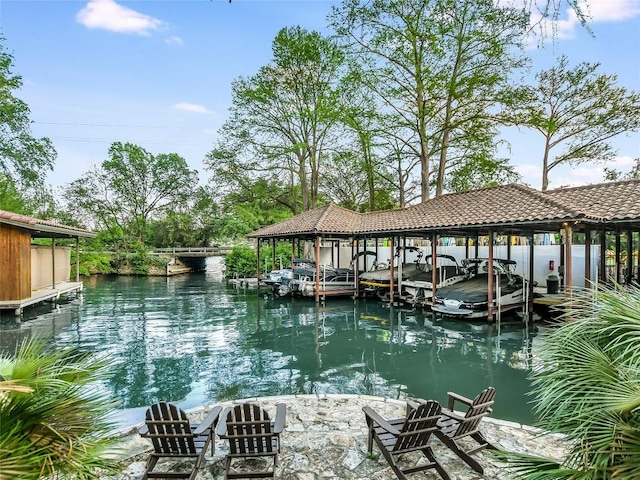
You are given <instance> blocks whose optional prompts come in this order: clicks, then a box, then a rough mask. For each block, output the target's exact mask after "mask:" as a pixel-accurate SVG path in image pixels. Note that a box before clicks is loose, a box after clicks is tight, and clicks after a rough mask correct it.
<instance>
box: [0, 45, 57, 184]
mask: <svg viewBox="0 0 640 480" xmlns="http://www.w3.org/2000/svg"><path fill="white" fill-rule="evenodd" d="M12 64H13V58H12V57H11V55H9V54H8V53H6V52H5V50H4V38H2V37H0V183H4V182H9V183H11V184H13V185H14V187H15V188H16V190H17V191H19V192H21V191H23V190H24V189H28V188H30V187H42V186H44V179H45V174H46V173H47V172H48V171H51V170H52V169H53V164H54V161H55V157H56V152H55V149H54V148H53V145H52V144H51V141H50V140H49V139H48V138H34V137H33V136H32V135H31V128H30V126H31V120H30V119H29V115H30V113H31V112H30V111H29V107H28V106H27V104H26V103H25V102H23V101H22V100H20V99H19V98H16V97H14V96H13V91H17V90H20V88H21V87H22V78H21V77H20V76H18V75H15V74H13V73H12V72H11V67H12Z"/></svg>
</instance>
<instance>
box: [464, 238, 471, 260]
mask: <svg viewBox="0 0 640 480" xmlns="http://www.w3.org/2000/svg"><path fill="white" fill-rule="evenodd" d="M469 240H470V238H469V235H467V236H466V237H464V258H469Z"/></svg>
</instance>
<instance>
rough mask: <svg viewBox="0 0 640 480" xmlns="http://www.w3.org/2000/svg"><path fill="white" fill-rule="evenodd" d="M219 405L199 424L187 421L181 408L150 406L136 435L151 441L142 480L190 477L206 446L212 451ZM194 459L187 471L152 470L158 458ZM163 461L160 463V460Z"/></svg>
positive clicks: (195, 472) (196, 467)
mask: <svg viewBox="0 0 640 480" xmlns="http://www.w3.org/2000/svg"><path fill="white" fill-rule="evenodd" d="M221 410H222V408H221V407H215V408H214V409H213V410H211V412H210V413H209V415H207V418H205V419H204V421H203V422H202V423H200V424H199V425H195V424H193V425H192V424H190V423H189V419H188V418H187V415H186V414H185V412H184V410H181V409H179V408H178V407H176V406H175V405H173V404H171V403H167V402H159V403H155V404H153V405H151V407H149V409H148V410H147V413H146V416H145V424H144V425H143V426H142V428H141V429H140V435H141V436H143V437H144V438H149V439H150V440H151V443H153V452H152V453H151V456H150V457H149V460H148V461H147V468H146V470H145V472H144V476H143V477H142V479H143V480H147V479H148V478H188V479H189V480H194V479H195V478H196V474H197V473H198V469H199V468H200V467H202V463H203V461H204V455H205V453H206V451H207V447H208V446H209V444H211V455H213V454H214V449H215V442H213V441H212V440H213V431H214V428H215V425H216V424H217V423H218V417H219V416H220V411H221ZM185 458H193V459H195V465H194V466H193V468H192V469H191V470H188V471H180V472H177V471H167V470H163V471H153V469H154V468H155V466H156V464H157V463H158V461H159V460H160V459H169V460H176V461H177V460H183V459H185ZM163 463H164V462H163Z"/></svg>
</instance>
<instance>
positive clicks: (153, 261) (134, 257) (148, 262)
mask: <svg viewBox="0 0 640 480" xmlns="http://www.w3.org/2000/svg"><path fill="white" fill-rule="evenodd" d="M168 263H169V260H168V259H167V258H164V257H158V256H156V255H149V253H148V252H147V251H146V250H145V249H144V248H138V250H137V251H135V252H132V253H124V254H121V255H120V256H119V257H118V266H119V267H118V268H122V267H123V266H124V267H130V268H131V272H132V273H133V274H134V275H148V274H149V272H150V268H151V267H156V268H160V269H163V268H165V267H166V266H167V264H168Z"/></svg>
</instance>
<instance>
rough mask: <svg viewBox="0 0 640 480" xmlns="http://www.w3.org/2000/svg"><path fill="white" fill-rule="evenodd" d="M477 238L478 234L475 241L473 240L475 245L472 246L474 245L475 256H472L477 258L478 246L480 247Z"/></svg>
mask: <svg viewBox="0 0 640 480" xmlns="http://www.w3.org/2000/svg"><path fill="white" fill-rule="evenodd" d="M478 239H479V236H478V235H476V241H475V245H474V247H475V256H474V258H478V252H479V248H480V245H478Z"/></svg>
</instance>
